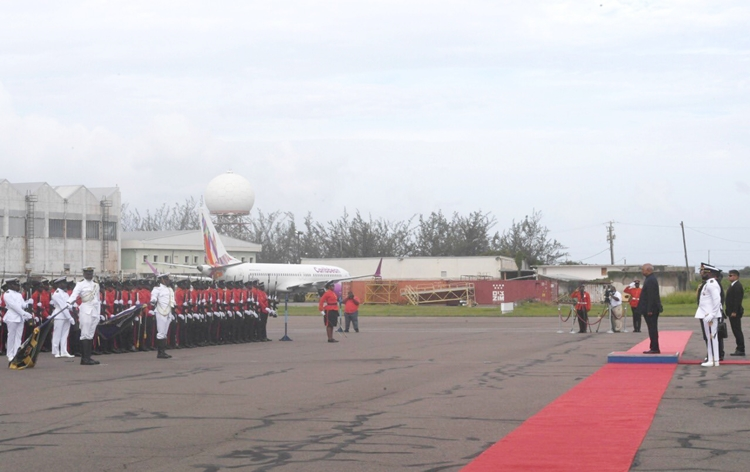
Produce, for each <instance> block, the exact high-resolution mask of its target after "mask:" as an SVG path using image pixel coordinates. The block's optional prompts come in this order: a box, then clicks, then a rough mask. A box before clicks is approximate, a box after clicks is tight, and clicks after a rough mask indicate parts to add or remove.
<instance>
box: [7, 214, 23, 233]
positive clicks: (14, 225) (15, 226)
mask: <svg viewBox="0 0 750 472" xmlns="http://www.w3.org/2000/svg"><path fill="white" fill-rule="evenodd" d="M8 236H10V237H13V236H20V237H24V236H26V218H19V217H17V216H11V217H9V218H8Z"/></svg>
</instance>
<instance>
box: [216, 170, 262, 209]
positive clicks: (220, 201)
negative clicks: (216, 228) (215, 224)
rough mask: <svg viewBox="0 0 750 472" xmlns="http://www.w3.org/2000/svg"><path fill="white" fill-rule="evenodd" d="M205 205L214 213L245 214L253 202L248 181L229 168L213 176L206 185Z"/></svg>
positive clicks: (251, 188)
mask: <svg viewBox="0 0 750 472" xmlns="http://www.w3.org/2000/svg"><path fill="white" fill-rule="evenodd" d="M204 197H205V200H206V207H207V208H208V211H210V212H211V214H214V215H247V214H249V213H250V210H252V209H253V204H255V191H254V190H253V187H252V186H251V185H250V182H248V180H247V179H246V178H244V177H242V176H241V175H237V174H235V173H234V172H232V171H231V170H230V171H229V172H227V173H225V174H221V175H219V176H218V177H214V179H213V180H211V182H209V183H208V187H206V193H205V195H204Z"/></svg>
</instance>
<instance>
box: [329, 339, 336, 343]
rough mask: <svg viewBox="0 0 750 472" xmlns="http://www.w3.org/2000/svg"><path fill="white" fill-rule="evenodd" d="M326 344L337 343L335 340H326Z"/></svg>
mask: <svg viewBox="0 0 750 472" xmlns="http://www.w3.org/2000/svg"><path fill="white" fill-rule="evenodd" d="M328 342H329V343H337V342H338V341H337V340H335V339H329V340H328Z"/></svg>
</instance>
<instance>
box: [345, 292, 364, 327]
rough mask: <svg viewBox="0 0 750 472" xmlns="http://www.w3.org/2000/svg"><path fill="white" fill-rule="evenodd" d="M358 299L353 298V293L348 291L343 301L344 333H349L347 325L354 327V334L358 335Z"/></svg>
mask: <svg viewBox="0 0 750 472" xmlns="http://www.w3.org/2000/svg"><path fill="white" fill-rule="evenodd" d="M359 303H360V302H359V298H357V297H355V296H354V292H352V291H349V293H348V294H347V296H346V300H344V322H345V323H346V326H345V327H344V332H345V333H348V332H349V324H352V325H353V326H354V332H355V333H359Z"/></svg>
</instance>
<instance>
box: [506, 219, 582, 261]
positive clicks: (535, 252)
mask: <svg viewBox="0 0 750 472" xmlns="http://www.w3.org/2000/svg"><path fill="white" fill-rule="evenodd" d="M541 220H542V212H541V211H533V212H532V214H531V216H528V215H527V216H525V217H524V219H523V221H519V222H516V221H515V220H513V224H512V225H511V227H510V228H508V229H507V230H506V231H504V232H503V234H502V236H497V235H496V237H495V238H494V240H493V249H495V250H497V251H498V252H499V253H500V254H502V255H504V256H507V257H512V258H513V259H514V260H515V261H516V264H518V263H519V261H526V262H528V263H529V264H530V265H541V264H555V263H557V262H558V261H559V260H560V259H562V258H564V257H567V256H568V253H567V252H564V250H565V249H566V247H565V246H563V245H562V244H560V243H559V242H558V241H557V240H556V239H550V238H549V230H548V229H547V228H546V227H545V226H544V225H542V224H541ZM518 267H519V269H520V267H521V265H520V264H519V265H518Z"/></svg>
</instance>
